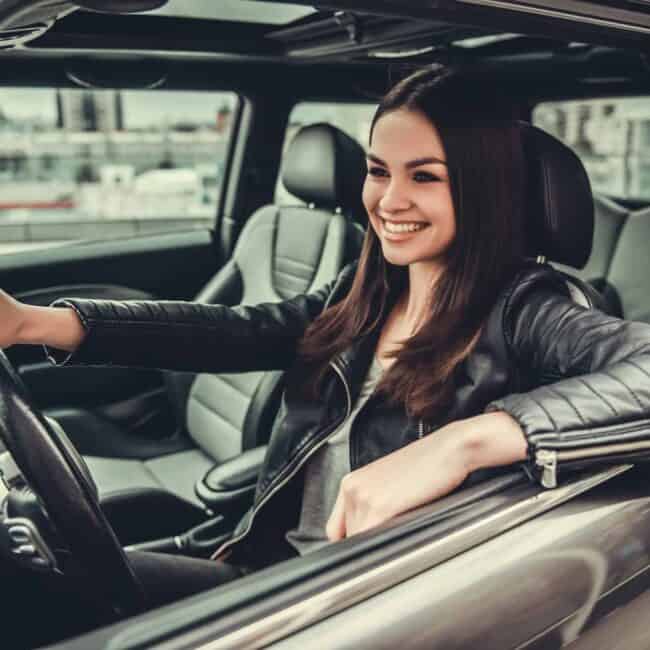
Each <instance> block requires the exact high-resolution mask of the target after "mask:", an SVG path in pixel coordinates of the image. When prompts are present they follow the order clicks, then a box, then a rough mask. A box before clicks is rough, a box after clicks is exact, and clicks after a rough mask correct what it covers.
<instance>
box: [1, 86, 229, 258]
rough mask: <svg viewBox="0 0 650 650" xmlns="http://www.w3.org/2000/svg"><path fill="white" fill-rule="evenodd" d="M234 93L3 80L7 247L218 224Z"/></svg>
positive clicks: (3, 239) (3, 225)
mask: <svg viewBox="0 0 650 650" xmlns="http://www.w3.org/2000/svg"><path fill="white" fill-rule="evenodd" d="M236 105H237V96H236V95H235V94H234V93H201V92H176V91H174V92H169V91H151V90H150V91H110V90H102V91H95V90H74V89H59V90H57V89H52V88H0V233H1V236H0V254H1V253H7V252H14V251H18V250H24V249H29V248H35V247H44V246H51V245H54V244H58V243H62V242H69V241H79V240H97V239H101V240H108V239H114V238H119V237H132V236H134V235H138V234H149V233H157V232H169V231H174V230H187V229H193V228H205V227H208V226H211V225H212V224H213V221H214V217H215V207H216V204H217V199H218V195H219V191H220V178H221V172H222V165H223V161H224V160H225V157H226V149H227V145H228V139H229V137H230V136H231V124H232V123H233V121H234V120H231V116H232V114H233V111H234V110H235V107H236Z"/></svg>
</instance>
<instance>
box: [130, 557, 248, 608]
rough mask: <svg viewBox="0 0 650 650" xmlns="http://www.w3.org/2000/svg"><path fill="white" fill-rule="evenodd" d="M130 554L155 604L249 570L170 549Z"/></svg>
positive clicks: (141, 580) (146, 590)
mask: <svg viewBox="0 0 650 650" xmlns="http://www.w3.org/2000/svg"><path fill="white" fill-rule="evenodd" d="M126 555H127V558H128V560H129V563H130V564H131V567H132V568H133V571H134V573H135V575H136V576H137V577H138V579H139V580H140V582H141V584H142V586H143V587H144V590H145V592H146V594H147V597H148V600H149V602H150V604H151V606H152V607H159V606H160V605H165V604H166V603H171V602H173V601H175V600H179V599H180V598H185V597H186V596H191V595H192V594H196V593H199V592H200V591H205V590H206V589H212V588H214V587H218V586H219V585H222V584H225V583H226V582H230V581H231V580H235V579H236V578H239V577H240V576H242V575H244V574H245V570H244V569H243V568H241V567H238V566H235V565H232V564H228V563H226V562H217V561H215V560H202V559H199V558H193V557H185V556H182V555H168V554H167V553H149V552H143V551H129V552H127V554H126Z"/></svg>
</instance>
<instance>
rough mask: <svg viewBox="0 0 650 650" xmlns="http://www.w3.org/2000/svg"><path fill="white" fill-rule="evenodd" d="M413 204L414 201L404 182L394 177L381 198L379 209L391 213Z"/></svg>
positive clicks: (406, 208)
mask: <svg viewBox="0 0 650 650" xmlns="http://www.w3.org/2000/svg"><path fill="white" fill-rule="evenodd" d="M412 204H413V202H412V201H411V199H410V198H409V196H408V192H407V191H406V188H405V187H404V185H403V183H400V182H399V181H398V180H396V179H395V178H392V179H391V181H390V183H389V185H388V186H387V187H386V191H385V192H384V194H383V196H382V197H381V199H380V200H379V210H380V211H381V212H384V213H387V214H391V213H394V212H402V211H403V210H408V209H409V208H410V207H411V206H412Z"/></svg>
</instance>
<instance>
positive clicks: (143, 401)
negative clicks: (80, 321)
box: [0, 231, 218, 438]
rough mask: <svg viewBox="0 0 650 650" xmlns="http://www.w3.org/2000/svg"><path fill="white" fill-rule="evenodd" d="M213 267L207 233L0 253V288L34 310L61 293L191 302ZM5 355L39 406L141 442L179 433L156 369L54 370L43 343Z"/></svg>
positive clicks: (95, 296)
mask: <svg viewBox="0 0 650 650" xmlns="http://www.w3.org/2000/svg"><path fill="white" fill-rule="evenodd" d="M217 270H218V263H217V259H216V255H215V249H214V246H213V239H212V233H211V231H193V232H189V233H174V234H167V235H157V236H151V237H146V238H145V237H142V238H134V239H129V240H113V241H110V242H106V243H104V242H93V243H85V244H78V245H70V246H62V247H57V248H51V249H47V250H43V251H40V252H33V251H32V252H29V253H25V252H24V253H20V254H13V255H4V256H0V286H1V287H2V288H4V289H5V290H7V291H9V292H10V293H12V294H13V295H14V296H15V297H16V298H18V299H19V300H21V301H24V302H26V303H28V304H34V305H48V304H50V303H51V302H52V301H54V300H55V299H57V298H60V297H66V296H67V297H80V298H96V299H105V300H111V299H114V300H147V299H157V298H158V299H168V300H191V299H192V298H193V297H194V295H195V294H196V293H198V291H199V289H200V288H201V287H202V286H203V285H204V284H205V283H206V282H207V281H208V280H209V279H210V278H211V277H212V276H213V275H214V274H215V273H216V271H217ZM80 281H81V282H80ZM7 355H8V356H9V358H10V360H11V361H12V363H13V364H14V365H15V366H16V368H17V369H18V372H19V373H20V375H21V376H22V378H23V380H24V381H25V383H26V384H27V386H28V387H29V389H30V391H31V393H32V396H33V397H34V399H35V401H36V403H37V404H38V406H39V407H40V408H42V409H71V408H72V409H89V410H92V411H94V412H95V413H99V414H101V416H102V417H104V418H106V419H107V420H109V421H111V422H113V423H114V424H116V425H117V426H119V427H120V428H121V429H123V430H128V431H130V432H131V433H132V434H133V435H134V436H141V437H146V438H161V437H165V436H169V435H172V434H173V433H174V431H176V430H177V428H178V427H177V423H176V421H175V418H174V415H173V412H172V409H171V406H170V404H169V402H168V400H167V397H166V391H165V385H164V378H163V373H161V372H160V371H157V370H149V369H141V368H114V367H110V368H108V367H107V368H97V367H80V366H77V367H54V366H52V365H51V364H50V363H49V362H48V361H46V359H45V353H44V350H43V349H42V347H41V346H28V345H22V346H14V347H12V348H10V349H9V350H8V351H7Z"/></svg>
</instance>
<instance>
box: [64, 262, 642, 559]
mask: <svg viewBox="0 0 650 650" xmlns="http://www.w3.org/2000/svg"><path fill="white" fill-rule="evenodd" d="M355 269H356V267H355V266H354V265H350V266H348V267H346V268H345V269H344V270H343V271H342V272H341V273H340V275H339V276H338V278H337V279H336V281H335V282H333V283H331V284H330V285H328V286H326V287H324V288H323V289H321V290H320V291H317V292H315V293H312V294H309V295H300V296H297V297H295V298H293V299H291V300H286V301H284V302H281V303H268V304H260V305H256V306H239V307H234V308H231V307H226V306H222V305H202V304H196V303H185V302H136V301H130V302H111V301H94V300H81V299H66V300H62V301H57V303H55V305H58V306H62V305H66V306H71V307H73V308H74V309H76V311H77V313H78V314H79V316H80V318H81V320H82V322H83V324H84V326H85V327H86V329H87V332H88V333H87V336H86V338H85V339H84V341H83V343H82V344H81V345H80V346H79V348H78V350H76V351H75V353H73V354H72V355H69V357H68V358H67V359H66V360H65V361H66V362H67V363H85V364H102V365H105V364H113V365H127V366H144V367H155V368H166V369H171V370H184V371H196V372H233V371H241V372H244V371H249V370H265V369H269V370H270V369H285V370H289V372H288V373H287V376H286V388H285V391H284V393H283V397H282V404H281V407H280V412H279V414H278V417H277V418H276V421H275V425H274V428H273V432H272V434H271V439H270V443H269V447H268V451H267V454H266V458H265V462H264V467H263V470H262V472H261V475H260V478H259V481H258V485H257V491H256V495H255V501H254V505H253V507H252V508H251V510H249V512H247V513H246V515H245V516H244V517H243V518H242V520H241V522H240V524H239V525H238V527H237V529H236V530H235V532H234V534H233V536H232V538H231V540H230V541H229V542H228V543H227V544H226V545H225V547H223V548H222V549H220V552H223V551H225V550H227V549H231V550H232V551H233V552H234V559H235V560H237V561H242V562H248V563H249V564H250V563H255V564H266V563H268V562H272V561H275V560H276V559H279V558H281V557H283V556H284V555H285V554H286V553H287V552H288V548H287V546H286V545H285V544H284V543H283V536H284V532H285V531H286V530H288V529H289V528H290V527H292V526H295V525H296V523H297V518H298V513H299V506H300V498H301V494H302V484H301V480H300V477H301V476H302V474H301V469H302V468H303V467H304V466H305V463H306V461H307V460H308V459H309V458H310V457H311V456H312V455H313V454H314V452H315V451H316V450H317V449H318V448H319V447H320V446H321V445H322V444H324V443H325V441H326V440H327V438H328V435H329V434H330V433H332V432H333V431H334V430H335V429H336V428H337V426H338V425H339V424H340V423H341V422H342V421H343V419H344V418H345V417H346V415H347V414H348V413H349V412H350V410H351V408H352V404H353V403H354V401H355V399H356V398H357V395H358V392H359V390H360V388H361V383H362V381H363V378H364V377H365V374H366V371H367V368H368V365H369V363H370V361H371V359H372V355H373V353H374V349H375V346H376V338H375V337H372V336H369V337H366V338H365V339H361V340H359V341H358V342H356V343H355V344H354V345H353V346H352V347H350V348H349V349H347V350H346V351H345V352H344V353H342V354H340V355H339V356H337V357H336V358H335V359H333V360H332V361H331V362H330V364H329V366H330V370H331V372H330V373H329V376H328V378H327V381H326V382H325V385H324V387H323V390H322V391H321V398H320V400H319V401H317V402H316V401H311V402H307V401H306V400H305V399H304V398H303V397H301V396H300V395H299V394H298V391H297V390H296V388H297V387H299V386H301V385H302V382H303V380H304V377H303V376H301V370H300V366H299V365H296V364H294V363H293V362H294V360H295V354H296V344H297V342H298V340H299V339H300V337H301V335H302V333H303V332H304V330H305V328H306V327H307V325H308V324H309V323H310V322H311V321H312V320H313V319H314V318H316V316H318V314H320V313H321V312H322V311H323V310H324V309H325V308H326V307H327V306H328V305H331V304H333V303H335V302H337V301H338V300H340V299H341V298H342V297H343V296H344V295H345V294H346V292H347V291H348V290H349V287H350V284H351V282H352V278H353V276H354V272H355ZM292 366H293V367H292ZM459 371H460V372H458V373H457V380H456V381H457V383H456V390H455V395H454V398H453V402H452V405H451V408H450V409H449V410H448V411H447V412H446V413H444V414H441V417H440V419H439V421H437V422H422V421H413V420H411V419H409V418H408V417H407V415H406V412H405V410H404V409H403V408H398V407H389V406H387V404H386V403H385V402H383V401H382V400H381V398H379V397H376V396H375V397H371V398H370V399H369V400H368V401H367V403H366V404H365V405H364V407H363V409H362V410H361V411H360V413H359V414H358V416H357V418H356V420H355V422H354V427H353V429H352V431H351V433H350V453H351V466H352V468H353V469H355V468H357V467H360V466H362V465H365V464H366V463H369V462H371V461H373V460H375V459H377V458H379V457H381V456H384V455H385V454H388V453H390V452H392V451H394V450H396V449H399V448H400V447H402V446H404V445H407V444H409V443H410V442H412V441H414V440H416V439H417V438H419V437H421V436H423V435H428V434H429V433H431V432H432V431H435V430H436V429H437V428H439V427H440V426H443V425H444V424H446V423H448V422H450V421H452V420H456V419H461V418H467V417H470V416H473V415H477V414H479V413H482V412H484V411H485V410H491V409H501V410H504V411H506V412H508V413H510V414H511V415H512V416H513V417H514V418H515V419H516V420H517V421H518V422H519V424H520V425H521V427H522V429H523V431H524V434H525V436H526V438H527V441H528V460H527V462H526V463H525V467H526V469H527V471H528V473H529V475H530V476H531V477H534V478H536V479H538V480H540V481H541V483H542V484H543V485H545V486H546V487H553V486H554V485H555V482H556V476H557V472H558V470H563V469H565V468H569V467H574V466H584V465H588V464H591V463H598V462H600V463H602V462H615V461H619V460H623V459H624V460H626V461H628V460H630V461H636V460H641V459H644V458H645V457H646V456H647V455H649V453H650V325H646V324H644V323H632V322H627V321H623V320H620V319H617V318H613V317H609V316H606V315H605V314H603V313H602V312H601V311H598V310H596V309H586V308H584V307H581V306H579V305H577V304H576V303H574V302H573V301H572V300H571V298H570V294H569V291H568V289H567V286H566V283H565V280H564V276H562V275H561V274H560V273H558V272H557V271H555V270H553V269H552V268H551V267H549V266H546V265H530V264H529V265H525V266H524V267H522V269H521V270H520V272H518V274H517V275H516V277H515V278H514V279H513V280H512V281H511V282H510V283H509V284H508V286H507V288H506V289H505V290H504V291H503V292H502V294H501V296H500V298H499V300H498V301H497V303H496V305H495V306H494V308H493V310H492V312H491V314H490V316H489V318H488V320H487V322H486V324H485V326H484V328H483V330H482V333H481V336H480V338H479V341H478V343H477V345H476V346H475V348H474V349H473V351H472V353H471V354H470V355H469V356H468V357H467V358H466V359H465V361H464V362H463V363H462V367H461V368H459ZM496 471H498V470H496ZM471 478H472V477H470V479H471ZM261 550H263V552H262V551H261Z"/></svg>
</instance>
